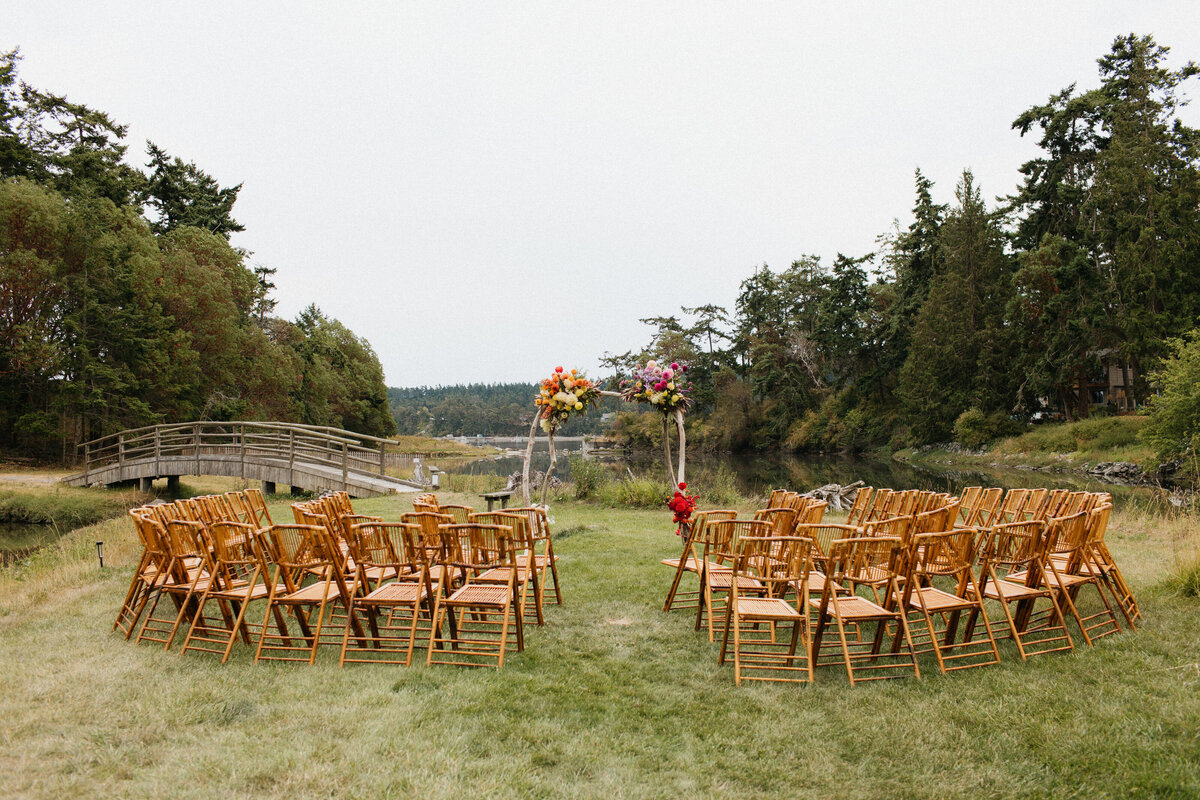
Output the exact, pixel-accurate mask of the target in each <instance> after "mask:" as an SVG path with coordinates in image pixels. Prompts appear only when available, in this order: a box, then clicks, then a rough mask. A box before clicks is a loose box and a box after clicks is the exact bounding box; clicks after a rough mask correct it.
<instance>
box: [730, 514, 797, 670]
mask: <svg viewBox="0 0 1200 800" xmlns="http://www.w3.org/2000/svg"><path fill="white" fill-rule="evenodd" d="M810 545H811V540H809V539H805V538H802V537H798V536H768V537H753V536H751V537H744V538H743V539H742V540H741V543H740V547H739V552H738V555H737V557H736V558H735V559H734V561H733V566H732V569H733V572H732V575H733V581H732V582H731V584H730V586H731V589H730V593H729V602H728V603H727V605H726V610H725V634H724V638H723V639H722V644H721V656H720V663H721V664H724V663H725V662H726V660H728V658H729V657H730V650H731V647H732V657H733V679H734V683H735V684H737V685H740V684H741V682H742V680H743V678H744V679H746V680H763V681H790V682H811V681H812V679H813V663H812V651H811V645H810V639H809V625H808V620H809V611H808V593H809V592H808V572H809V569H810V567H811V565H812V561H811V559H810V558H809V546H810ZM741 579H745V580H746V581H747V582H756V583H759V584H761V585H762V586H764V587H766V589H767V592H766V594H767V596H766V597H763V596H761V594H760V593H758V592H755V593H754V594H753V595H750V596H747V595H745V594H744V593H743V592H741V591H739V588H738V587H739V585H740V584H741V582H742V580H741ZM789 591H790V592H794V594H795V597H796V605H792V604H790V603H788V602H787V600H786V597H787V595H788V593H789ZM787 626H790V627H791V635H790V636H788V637H786V638H783V639H781V638H779V628H780V627H787ZM797 645H799V647H800V651H799V653H797ZM797 662H799V663H797Z"/></svg>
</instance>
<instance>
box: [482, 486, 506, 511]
mask: <svg viewBox="0 0 1200 800" xmlns="http://www.w3.org/2000/svg"><path fill="white" fill-rule="evenodd" d="M479 496H480V497H482V498H483V499H484V500H487V504H488V511H491V510H492V506H493V505H494V504H495V502H496V501H497V500H499V501H500V510H501V511H503V510H504V509H506V508H508V498H510V497H512V496H513V490H512V489H504V490H502V491H499V492H486V493H484V494H481V495H479Z"/></svg>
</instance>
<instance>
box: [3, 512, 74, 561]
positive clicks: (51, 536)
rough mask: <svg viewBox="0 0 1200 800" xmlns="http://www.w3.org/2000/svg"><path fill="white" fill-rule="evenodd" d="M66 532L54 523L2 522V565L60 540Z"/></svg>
mask: <svg viewBox="0 0 1200 800" xmlns="http://www.w3.org/2000/svg"><path fill="white" fill-rule="evenodd" d="M62 533H65V531H60V530H59V529H58V528H56V527H54V526H53V525H26V524H20V525H18V524H15V523H9V522H0V566H3V565H5V564H9V563H11V562H12V561H14V560H15V559H17V558H20V557H21V556H22V555H23V554H25V553H28V552H30V551H32V550H34V549H36V548H38V547H42V546H43V545H47V544H51V543H52V542H56V541H58V537H59V536H60V535H61V534H62Z"/></svg>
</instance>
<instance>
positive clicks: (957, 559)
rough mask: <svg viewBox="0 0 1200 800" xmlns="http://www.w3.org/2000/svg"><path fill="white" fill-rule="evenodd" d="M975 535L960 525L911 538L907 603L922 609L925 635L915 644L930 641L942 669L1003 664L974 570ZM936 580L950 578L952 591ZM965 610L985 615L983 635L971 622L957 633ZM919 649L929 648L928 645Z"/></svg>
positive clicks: (913, 608) (915, 609)
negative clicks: (960, 527) (941, 586)
mask: <svg viewBox="0 0 1200 800" xmlns="http://www.w3.org/2000/svg"><path fill="white" fill-rule="evenodd" d="M955 515H957V509H955ZM975 537H976V531H975V529H973V528H962V529H958V530H949V531H939V532H936V533H919V534H917V535H916V536H915V537H913V541H912V554H911V556H910V559H911V564H912V567H911V569H910V571H909V575H908V579H907V580H906V581H905V584H904V588H903V607H904V608H905V610H906V611H907V613H908V614H909V615H910V616H911V615H918V614H919V615H920V619H921V620H923V621H924V623H925V626H924V631H923V634H922V636H920V637H917V636H916V635H915V634H914V636H913V639H914V644H915V642H916V641H917V640H918V638H919V640H920V641H922V642H925V643H927V644H928V650H932V651H933V654H934V656H935V657H936V658H937V663H938V668H939V669H940V670H941V671H942V672H943V673H946V672H952V671H954V670H960V669H969V668H971V667H983V666H987V665H989V664H999V663H1000V652H999V651H998V650H997V649H996V638H995V636H994V635H993V634H992V626H991V623H990V622H989V621H988V618H987V615H986V614H985V613H982V612H983V595H982V594H981V593H980V590H979V584H978V582H977V581H976V580H975V574H974V572H973V571H972V567H973V566H974V564H975V547H976V543H975ZM938 579H943V580H949V581H950V582H951V583H952V584H953V591H946V590H945V589H941V588H938V587H937V586H935V585H934V582H935V581H937V580H938ZM964 612H965V613H966V614H968V615H969V616H972V617H979V618H981V619H982V620H983V631H982V632H983V636H982V637H977V636H975V628H974V626H971V625H966V626H964V628H963V632H962V633H963V635H962V637H961V638H960V637H959V636H958V629H959V622H960V621H961V618H962V615H963V613H964ZM911 622H912V620H910V627H911ZM926 637H928V638H927V639H926ZM917 651H918V652H927V650H926V649H925V648H918V650H917Z"/></svg>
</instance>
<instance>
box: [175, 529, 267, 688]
mask: <svg viewBox="0 0 1200 800" xmlns="http://www.w3.org/2000/svg"><path fill="white" fill-rule="evenodd" d="M208 535H209V538H210V540H211V541H212V553H211V554H206V559H205V561H206V567H205V569H206V571H207V572H208V573H209V575H210V576H211V580H209V581H208V583H207V586H206V587H205V589H204V591H203V592H202V593H201V595H200V600H199V604H198V605H197V607H196V613H195V615H194V617H193V619H192V625H191V627H190V628H189V629H188V633H187V636H186V637H185V638H184V640H183V648H182V649H181V650H180V653H181V654H182V653H186V652H187V651H188V650H197V651H200V652H203V653H217V654H219V655H220V656H221V663H222V664H224V663H225V662H226V661H228V660H229V654H230V653H231V652H233V643H234V642H235V641H237V638H238V635H239V634H240V635H241V637H242V641H243V642H245V644H246V645H247V646H253V645H254V644H255V641H256V640H257V638H258V634H259V633H261V631H252V630H251V627H250V623H248V622H247V619H246V615H247V609H248V608H249V606H250V603H252V602H253V601H255V600H264V599H266V597H267V595H268V594H270V587H269V586H267V583H266V574H267V566H266V563H265V560H264V558H263V554H262V550H261V548H260V547H259V546H258V541H257V537H258V533H257V531H256V529H255V527H254V526H253V525H251V524H248V523H245V522H215V523H213V524H212V525H210V526H209V528H208ZM213 600H215V601H216V603H217V605H218V607H219V611H220V614H221V615H220V619H219V620H218V619H216V618H215V617H214V621H211V622H210V621H209V620H208V619H207V618H206V617H205V616H204V608H205V606H206V605H208V603H209V601H213ZM279 613H280V612H279V610H278V608H277V609H276V614H279ZM276 621H277V622H279V623H280V624H282V620H280V619H279V617H277V618H276ZM221 623H224V624H221Z"/></svg>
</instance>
